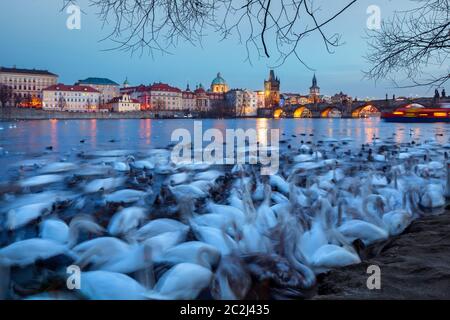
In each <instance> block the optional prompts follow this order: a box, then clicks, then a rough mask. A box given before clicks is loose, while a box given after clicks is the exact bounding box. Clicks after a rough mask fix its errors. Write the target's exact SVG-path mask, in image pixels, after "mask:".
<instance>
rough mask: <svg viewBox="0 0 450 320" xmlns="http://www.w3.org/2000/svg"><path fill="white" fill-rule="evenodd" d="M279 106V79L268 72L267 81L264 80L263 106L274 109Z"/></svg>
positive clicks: (272, 72)
mask: <svg viewBox="0 0 450 320" xmlns="http://www.w3.org/2000/svg"><path fill="white" fill-rule="evenodd" d="M279 105H280V79H278V77H276V76H275V72H274V71H273V70H270V73H269V79H267V80H264V106H265V107H266V108H276V107H278V106H279Z"/></svg>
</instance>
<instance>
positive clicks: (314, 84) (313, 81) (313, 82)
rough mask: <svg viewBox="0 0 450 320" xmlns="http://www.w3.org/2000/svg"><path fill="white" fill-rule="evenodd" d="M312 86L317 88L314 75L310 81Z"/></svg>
mask: <svg viewBox="0 0 450 320" xmlns="http://www.w3.org/2000/svg"><path fill="white" fill-rule="evenodd" d="M312 86H313V87H317V78H316V73H314V77H313V79H312Z"/></svg>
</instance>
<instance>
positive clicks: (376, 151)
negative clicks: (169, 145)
mask: <svg viewBox="0 0 450 320" xmlns="http://www.w3.org/2000/svg"><path fill="white" fill-rule="evenodd" d="M306 138H307V137H306V136H305V135H298V136H292V137H289V138H287V137H285V136H284V137H283V139H284V140H283V141H281V146H280V148H281V149H282V152H280V154H281V156H280V170H279V172H278V173H277V174H275V175H270V176H261V175H260V174H259V169H258V168H257V166H255V165H235V166H215V165H210V164H205V163H192V164H179V165H176V164H173V163H171V161H170V149H152V150H149V151H145V152H143V151H141V152H138V151H130V150H105V151H92V152H80V153H78V154H77V161H72V162H70V161H65V160H64V159H63V161H57V162H50V161H41V160H39V159H27V160H23V161H21V162H19V163H16V164H14V165H13V166H14V170H15V171H14V172H16V175H15V176H14V178H13V179H11V181H8V182H4V183H2V184H1V185H0V211H1V212H0V298H4V299H245V298H253V299H267V298H270V299H289V298H306V297H309V296H311V295H312V294H314V289H315V288H316V276H317V275H318V274H320V273H323V272H326V271H328V270H330V269H333V268H339V267H344V266H348V265H351V264H357V263H360V262H361V259H362V258H363V255H362V252H363V251H364V249H365V247H367V246H369V245H371V244H373V243H376V242H379V241H384V240H386V239H388V238H389V237H392V236H396V235H399V234H401V233H402V232H403V231H404V230H405V229H406V228H407V227H408V225H409V224H410V223H411V222H412V221H413V220H414V219H416V218H419V217H421V216H423V215H427V214H435V213H438V212H440V211H442V210H443V208H444V207H445V205H446V196H447V195H448V194H449V185H450V182H449V178H450V175H449V172H448V171H449V167H448V165H447V158H448V154H447V150H450V144H447V145H446V144H444V145H442V144H439V143H437V142H436V141H433V140H430V141H424V142H417V143H414V142H413V143H402V144H399V143H396V142H395V140H394V137H390V138H388V139H384V140H380V139H377V138H375V139H374V140H373V142H372V143H371V144H365V145H360V146H353V144H352V141H350V140H349V139H340V140H336V139H324V140H319V141H318V142H316V143H311V142H309V141H306ZM305 141H306V142H305ZM73 265H74V266H78V267H79V268H80V270H81V273H80V279H79V280H80V281H79V283H80V288H79V289H75V290H71V289H69V288H68V287H67V278H68V273H67V268H68V267H69V266H73Z"/></svg>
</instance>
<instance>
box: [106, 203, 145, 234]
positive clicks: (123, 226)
mask: <svg viewBox="0 0 450 320" xmlns="http://www.w3.org/2000/svg"><path fill="white" fill-rule="evenodd" d="M146 217H147V215H146V210H145V209H144V208H141V207H128V208H124V209H122V210H120V211H118V212H116V213H115V214H114V216H113V217H112V218H111V220H110V222H109V225H108V232H109V233H110V234H111V235H113V236H119V235H124V234H127V233H129V232H130V231H132V230H134V229H136V228H137V227H139V225H140V224H141V223H142V221H143V220H144V219H145V218H146Z"/></svg>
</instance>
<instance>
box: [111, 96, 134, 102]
mask: <svg viewBox="0 0 450 320" xmlns="http://www.w3.org/2000/svg"><path fill="white" fill-rule="evenodd" d="M122 98H123V96H122V97H114V98H112V99H111V100H109V101H108V103H115V102H119V101H120V100H121V99H122ZM120 102H122V101H120ZM130 102H134V103H140V102H139V100H136V99H131V98H130Z"/></svg>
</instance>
